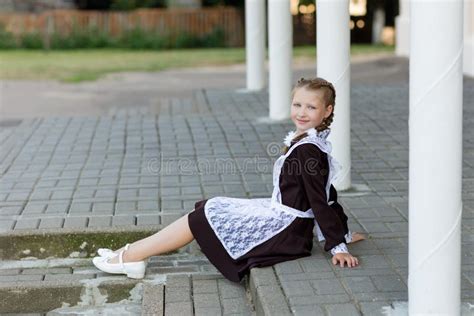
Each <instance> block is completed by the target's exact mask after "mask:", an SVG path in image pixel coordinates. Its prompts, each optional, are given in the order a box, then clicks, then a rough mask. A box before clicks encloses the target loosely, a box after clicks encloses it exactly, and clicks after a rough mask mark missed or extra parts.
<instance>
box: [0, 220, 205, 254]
mask: <svg viewBox="0 0 474 316" xmlns="http://www.w3.org/2000/svg"><path fill="white" fill-rule="evenodd" d="M161 228H162V227H161V225H158V226H147V227H146V228H144V227H140V228H130V227H124V228H108V229H104V228H101V229H87V230H84V229H80V230H73V229H70V230H65V229H63V230H60V231H58V230H41V231H38V230H32V231H14V232H7V233H2V234H0V260H25V259H26V260H28V259H51V258H92V257H94V256H96V255H97V254H96V251H97V249H98V248H101V247H107V248H112V249H118V248H120V247H122V246H124V245H125V244H126V243H132V242H134V241H136V240H139V239H142V238H144V237H147V236H150V235H151V234H154V233H156V232H157V231H159V230H160V229H161ZM171 253H190V254H197V255H199V254H200V250H199V246H198V245H197V243H196V241H193V242H192V243H190V244H188V245H187V246H186V247H183V248H181V249H179V251H177V252H171Z"/></svg>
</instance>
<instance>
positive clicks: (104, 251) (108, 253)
mask: <svg viewBox="0 0 474 316" xmlns="http://www.w3.org/2000/svg"><path fill="white" fill-rule="evenodd" d="M129 246H130V244H126V245H125V246H124V247H122V248H120V249H117V250H115V251H113V250H112V249H109V248H99V249H97V254H98V255H99V256H101V257H107V258H113V257H115V256H116V255H118V254H119V253H120V251H122V250H128V247H129Z"/></svg>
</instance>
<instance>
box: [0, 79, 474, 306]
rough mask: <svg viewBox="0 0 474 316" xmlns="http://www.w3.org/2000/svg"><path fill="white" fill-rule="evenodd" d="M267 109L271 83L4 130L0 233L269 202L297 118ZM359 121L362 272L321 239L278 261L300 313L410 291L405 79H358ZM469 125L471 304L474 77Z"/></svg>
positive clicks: (466, 284)
mask: <svg viewBox="0 0 474 316" xmlns="http://www.w3.org/2000/svg"><path fill="white" fill-rule="evenodd" d="M267 113H268V95H267V91H262V92H252V93H248V92H245V91H236V90H231V89H209V90H199V91H196V92H195V93H194V95H193V96H192V97H185V98H164V99H163V100H161V101H160V102H159V104H158V105H157V106H155V107H149V106H144V107H140V106H139V105H138V106H134V107H126V108H124V107H117V108H113V109H111V110H110V112H109V115H107V116H99V117H97V116H96V117H93V116H91V117H52V118H38V119H25V120H23V121H22V122H21V124H20V125H18V126H5V127H1V128H0V145H1V151H0V174H1V178H0V232H1V233H12V232H15V231H30V232H33V231H41V229H43V228H48V229H51V228H55V229H58V230H60V229H78V230H83V229H86V228H89V227H94V228H97V227H99V228H100V227H118V226H130V225H132V226H146V225H160V224H164V225H166V224H168V223H170V222H171V221H173V220H174V219H176V218H178V217H179V216H180V215H181V214H183V213H186V212H188V211H190V210H192V208H193V207H194V203H195V202H196V201H197V200H200V199H203V198H209V197H212V196H216V195H225V196H234V197H248V198H254V197H268V196H270V195H271V191H272V186H271V172H272V165H273V162H274V161H275V159H276V158H277V153H278V151H276V150H275V148H276V147H275V143H278V144H281V140H282V138H283V137H284V135H285V134H286V132H287V131H288V130H290V129H291V128H292V123H291V122H290V121H289V120H287V121H283V122H274V123H268V122H266V121H265V120H263V119H262V118H265V117H266V116H267ZM351 124H352V126H351V145H352V147H351V150H352V152H351V153H352V170H351V177H352V182H353V183H354V184H365V185H367V186H368V187H369V188H370V190H371V191H370V192H369V193H368V194H366V195H363V196H359V197H350V196H346V195H345V194H344V193H343V192H341V194H340V199H341V203H342V205H343V206H344V208H345V210H346V213H347V215H348V216H349V225H350V227H351V229H352V230H353V231H362V232H366V233H368V234H369V237H370V238H369V239H368V240H366V241H363V242H360V243H357V244H354V245H350V250H351V252H352V253H353V254H354V255H356V256H358V257H359V259H360V262H361V264H360V266H359V267H357V268H354V269H348V268H339V267H337V266H333V265H332V264H331V262H330V256H328V254H327V253H324V251H323V250H322V247H321V245H318V243H317V242H316V241H314V246H315V247H314V249H313V255H312V256H311V257H308V258H304V259H300V260H295V261H289V262H285V263H281V264H277V265H275V266H274V267H272V268H271V270H272V271H273V272H274V273H275V275H276V278H277V280H278V284H279V285H280V286H281V289H282V291H283V293H284V295H285V296H286V299H287V303H288V306H289V307H290V309H291V311H292V313H294V314H295V315H306V314H307V315H314V314H315V313H317V314H321V315H322V314H326V315H343V314H344V315H360V314H362V315H381V310H382V308H383V307H386V306H388V305H390V303H391V302H394V301H406V300H407V274H408V84H406V83H390V84H383V83H381V84H378V83H360V84H353V85H352V90H351ZM463 134H464V140H463V207H464V208H463V220H462V280H461V281H462V282H461V286H462V300H463V301H464V302H471V303H473V302H474V274H473V273H474V260H473V257H474V238H473V236H474V234H473V232H474V80H473V79H467V78H466V79H465V81H464V125H463ZM440 145H441V144H440ZM204 266H205V264H204ZM86 270H87V269H86ZM11 273H14V271H13V272H11ZM73 274H74V273H72V275H73ZM20 275H22V273H21V271H18V273H17V274H16V277H19V276H20ZM37 275H39V274H37ZM45 275H46V274H45ZM45 275H43V278H46V276H45ZM51 275H52V273H51ZM2 277H5V276H2ZM7 278H8V276H7ZM26 278H29V276H28V277H26ZM2 280H3V279H2ZM170 308H172V307H170Z"/></svg>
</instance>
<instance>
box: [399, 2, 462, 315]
mask: <svg viewBox="0 0 474 316" xmlns="http://www.w3.org/2000/svg"><path fill="white" fill-rule="evenodd" d="M462 9H463V0H438V1H426V0H414V1H412V2H411V8H410V10H411V17H410V21H411V37H410V74H409V75H410V113H409V142H410V144H409V145H410V151H409V179H410V185H409V236H410V238H409V274H408V296H409V299H408V301H409V314H410V315H434V314H436V315H460V303H461V296H460V294H461V285H460V279H461V215H462V200H461V188H462V173H461V171H462V122H463V121H462V88H463V85H462V84H463V77H462V58H463V57H462V53H463V36H462V34H463V32H462V31H463V11H462ZM434 21H436V22H434ZM433 34H436V36H433Z"/></svg>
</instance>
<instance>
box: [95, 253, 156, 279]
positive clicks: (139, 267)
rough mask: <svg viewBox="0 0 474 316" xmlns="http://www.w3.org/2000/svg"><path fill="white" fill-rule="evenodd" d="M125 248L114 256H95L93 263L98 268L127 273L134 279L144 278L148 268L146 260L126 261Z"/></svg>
mask: <svg viewBox="0 0 474 316" xmlns="http://www.w3.org/2000/svg"><path fill="white" fill-rule="evenodd" d="M124 252H125V250H122V251H120V252H119V254H118V255H116V256H115V257H113V258H106V257H94V259H92V263H93V264H94V265H95V266H96V268H97V269H99V270H101V271H104V272H107V273H113V274H126V275H127V276H128V277H129V278H132V279H143V277H144V276H145V270H146V265H147V262H146V261H143V260H142V261H136V262H124V261H123V254H124Z"/></svg>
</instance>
